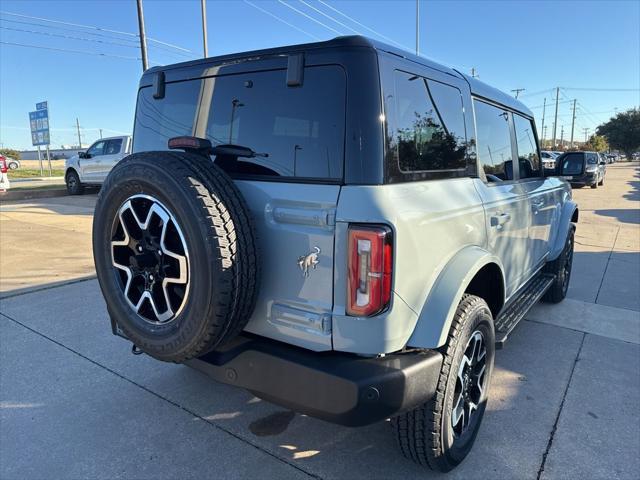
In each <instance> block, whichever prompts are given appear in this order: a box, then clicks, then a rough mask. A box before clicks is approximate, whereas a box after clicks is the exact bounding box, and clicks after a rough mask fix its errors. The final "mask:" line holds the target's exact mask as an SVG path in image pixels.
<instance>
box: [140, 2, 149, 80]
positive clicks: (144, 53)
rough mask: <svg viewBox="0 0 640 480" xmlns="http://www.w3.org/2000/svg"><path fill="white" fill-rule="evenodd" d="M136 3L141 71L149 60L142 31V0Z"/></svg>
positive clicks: (147, 64) (145, 39)
mask: <svg viewBox="0 0 640 480" xmlns="http://www.w3.org/2000/svg"><path fill="white" fill-rule="evenodd" d="M137 3H138V30H139V32H140V34H139V36H140V53H141V54H142V71H143V72H144V71H146V70H147V68H149V60H148V59H147V37H146V35H145V33H144V11H143V10H142V0H137Z"/></svg>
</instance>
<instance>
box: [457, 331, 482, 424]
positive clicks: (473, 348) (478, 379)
mask: <svg viewBox="0 0 640 480" xmlns="http://www.w3.org/2000/svg"><path fill="white" fill-rule="evenodd" d="M486 356H487V349H486V345H485V343H484V337H483V335H482V333H481V332H480V331H475V332H474V333H473V334H472V335H471V337H470V338H469V341H468V342H467V345H466V348H465V351H464V354H463V356H462V359H461V360H460V366H459V367H458V374H457V377H456V385H455V391H454V398H453V408H452V411H451V426H452V428H453V432H454V435H456V436H461V435H462V434H464V432H465V431H466V430H467V429H468V428H469V426H470V425H471V421H472V417H473V414H474V412H475V411H477V410H478V408H479V405H480V402H481V401H482V398H483V396H484V391H485V388H486V386H485V382H486Z"/></svg>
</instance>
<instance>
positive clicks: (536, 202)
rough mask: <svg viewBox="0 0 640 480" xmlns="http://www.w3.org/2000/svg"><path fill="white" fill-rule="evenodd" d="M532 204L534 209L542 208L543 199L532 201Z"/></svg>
mask: <svg viewBox="0 0 640 480" xmlns="http://www.w3.org/2000/svg"><path fill="white" fill-rule="evenodd" d="M531 203H532V204H533V206H534V207H538V208H541V207H544V199H542V198H541V199H539V200H534V201H533V202H531Z"/></svg>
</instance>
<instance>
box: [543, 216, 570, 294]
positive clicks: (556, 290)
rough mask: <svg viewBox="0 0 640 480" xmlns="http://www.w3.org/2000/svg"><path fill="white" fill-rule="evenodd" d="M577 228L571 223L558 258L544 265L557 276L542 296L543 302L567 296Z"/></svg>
mask: <svg viewBox="0 0 640 480" xmlns="http://www.w3.org/2000/svg"><path fill="white" fill-rule="evenodd" d="M575 230H576V229H575V227H574V226H573V225H571V227H570V228H569V234H568V235H567V240H566V241H565V244H564V248H563V249H562V253H561V254H560V256H559V257H558V258H556V259H555V260H553V261H551V262H547V264H546V265H545V266H544V271H545V272H546V273H551V274H553V275H555V276H556V278H555V280H554V281H553V283H552V284H551V286H550V287H549V289H548V290H547V292H546V293H545V294H544V296H543V297H542V301H543V302H548V303H560V302H561V301H562V300H564V298H565V297H566V296H567V290H569V280H570V279H571V267H572V265H573V244H574V236H575Z"/></svg>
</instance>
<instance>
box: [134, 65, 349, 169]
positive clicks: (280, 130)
mask: <svg viewBox="0 0 640 480" xmlns="http://www.w3.org/2000/svg"><path fill="white" fill-rule="evenodd" d="M223 70H224V67H213V68H211V69H210V72H207V73H211V74H215V75H216V76H211V77H207V78H202V79H196V80H187V81H181V82H171V83H167V84H166V87H165V97H164V98H162V99H154V98H153V92H152V88H151V87H145V88H142V89H140V92H139V94H138V106H137V111H136V122H135V129H134V137H133V151H134V152H140V151H152V150H167V142H168V140H169V139H170V138H172V137H176V136H181V135H187V136H195V137H200V138H207V139H208V140H210V141H211V143H212V144H213V145H214V146H215V145H222V144H233V145H241V146H243V147H247V148H250V149H252V150H253V151H255V152H261V153H264V154H266V155H261V156H256V157H253V158H240V159H239V161H236V162H226V163H224V165H221V166H222V168H223V169H225V170H226V171H228V172H230V173H236V174H250V175H267V176H284V177H305V178H322V179H335V180H338V179H342V169H343V158H344V128H345V102H346V99H345V90H346V86H345V83H346V81H345V74H344V71H343V69H342V68H341V67H339V66H335V65H327V66H319V67H307V68H305V71H304V83H303V85H302V86H296V87H288V86H287V72H286V70H272V71H262V72H252V73H241V74H233V75H222V74H223V73H224V72H223ZM205 74H206V73H205ZM216 161H217V160H216ZM218 163H219V162H218Z"/></svg>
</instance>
